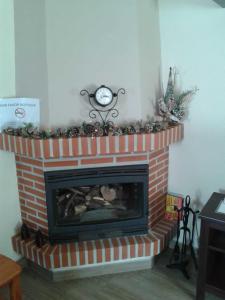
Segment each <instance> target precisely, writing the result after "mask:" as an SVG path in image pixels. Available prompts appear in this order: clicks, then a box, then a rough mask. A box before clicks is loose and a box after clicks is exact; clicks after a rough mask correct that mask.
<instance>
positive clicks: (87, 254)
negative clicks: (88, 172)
mask: <svg viewBox="0 0 225 300" xmlns="http://www.w3.org/2000/svg"><path fill="white" fill-rule="evenodd" d="M182 139H183V125H182V124H179V125H177V126H174V127H171V128H168V129H167V130H164V131H161V132H158V133H150V134H134V135H122V136H106V137H97V138H91V137H78V138H58V139H46V140H38V139H29V138H22V137H17V136H11V135H6V134H0V150H4V151H9V152H14V153H15V159H16V168H17V179H18V190H19V201H20V208H21V218H22V221H23V222H24V223H26V224H27V225H28V226H30V227H31V228H33V229H35V230H37V229H38V228H40V229H41V230H42V231H43V232H44V233H45V234H48V221H47V207H46V194H45V181H44V172H45V171H53V170H66V169H76V168H90V167H103V166H116V165H128V164H143V163H144V164H148V165H149V194H148V199H149V201H148V206H149V222H148V224H149V234H147V235H145V236H132V237H118V238H108V239H103V240H93V241H87V242H72V243H65V244H60V245H54V246H52V245H50V244H46V245H45V246H44V247H43V248H41V249H40V248H37V247H36V245H35V243H34V241H33V240H32V239H31V240H29V241H26V242H25V241H22V240H21V239H20V236H19V235H16V236H14V237H13V238H12V241H13V247H14V250H15V251H17V252H18V253H20V254H22V255H23V256H25V257H26V258H28V259H29V260H31V261H33V262H35V263H36V264H38V265H40V266H41V267H44V268H45V269H49V270H59V269H60V270H61V269H63V268H68V267H70V268H78V267H80V266H84V265H85V266H91V265H96V264H105V263H113V262H114V261H128V260H132V259H138V258H143V257H145V258H146V257H152V256H154V255H157V254H158V253H160V252H161V251H162V250H163V248H164V247H165V246H166V244H167V243H168V241H169V238H170V237H171V236H172V233H173V230H174V224H173V223H171V222H169V221H167V220H164V212H165V194H166V193H167V186H168V161H169V145H170V144H173V143H176V142H178V141H181V140H182Z"/></svg>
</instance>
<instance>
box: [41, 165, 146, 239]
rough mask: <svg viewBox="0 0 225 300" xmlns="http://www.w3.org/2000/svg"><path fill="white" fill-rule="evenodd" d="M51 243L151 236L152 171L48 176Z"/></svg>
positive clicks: (136, 169)
mask: <svg viewBox="0 0 225 300" xmlns="http://www.w3.org/2000/svg"><path fill="white" fill-rule="evenodd" d="M45 181H46V187H47V194H46V196H47V208H48V223H49V238H50V241H51V242H54V241H57V242H61V241H65V240H89V239H97V238H104V237H112V236H120V235H131V234H144V233H147V212H148V208H147V192H148V191H147V189H148V188H147V186H148V184H147V183H148V166H147V165H133V166H118V167H105V168H92V169H79V170H69V171H68V170H67V171H56V172H55V171H54V172H46V173H45Z"/></svg>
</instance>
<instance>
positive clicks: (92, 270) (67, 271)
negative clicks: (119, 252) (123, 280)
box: [28, 256, 155, 282]
mask: <svg viewBox="0 0 225 300" xmlns="http://www.w3.org/2000/svg"><path fill="white" fill-rule="evenodd" d="M154 258H155V257H153V256H151V257H144V258H143V257H142V258H135V259H128V260H125V261H122V260H120V261H116V262H110V263H102V264H95V265H91V266H88V265H85V266H78V267H70V268H63V269H58V270H57V269H54V270H46V269H44V268H41V267H40V266H38V265H36V264H34V263H33V262H31V261H29V262H28V266H29V267H30V268H32V269H33V270H35V272H38V273H39V274H40V275H41V276H43V277H45V278H46V279H49V280H53V281H56V282H57V281H63V280H72V279H81V278H88V277H95V276H102V275H108V274H116V273H124V272H131V271H139V270H144V269H151V268H152V267H153V266H154Z"/></svg>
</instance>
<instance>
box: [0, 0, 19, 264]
mask: <svg viewBox="0 0 225 300" xmlns="http://www.w3.org/2000/svg"><path fill="white" fill-rule="evenodd" d="M0 45H1V47H0V97H9V96H14V95H15V60H14V55H15V52H14V22H13V1H12V0H0ZM19 220H20V212H19V200H18V192H17V181H16V168H15V159H14V155H12V154H9V153H6V152H2V151H0V253H1V254H5V255H7V256H10V257H11V258H14V259H16V258H18V256H17V255H16V254H15V252H14V251H13V250H12V245H11V237H12V236H13V234H14V232H15V227H16V225H17V223H18V222H19Z"/></svg>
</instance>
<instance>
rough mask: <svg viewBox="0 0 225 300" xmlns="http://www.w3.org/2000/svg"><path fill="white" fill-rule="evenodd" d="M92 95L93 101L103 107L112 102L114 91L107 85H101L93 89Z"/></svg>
mask: <svg viewBox="0 0 225 300" xmlns="http://www.w3.org/2000/svg"><path fill="white" fill-rule="evenodd" d="M94 97H95V101H96V102H97V104H99V105H100V106H103V107H105V106H107V105H109V104H110V103H112V101H113V97H114V93H113V92H112V90H111V89H110V88H109V87H107V86H105V85H101V86H100V87H99V88H97V90H96V91H95V93H94Z"/></svg>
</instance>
